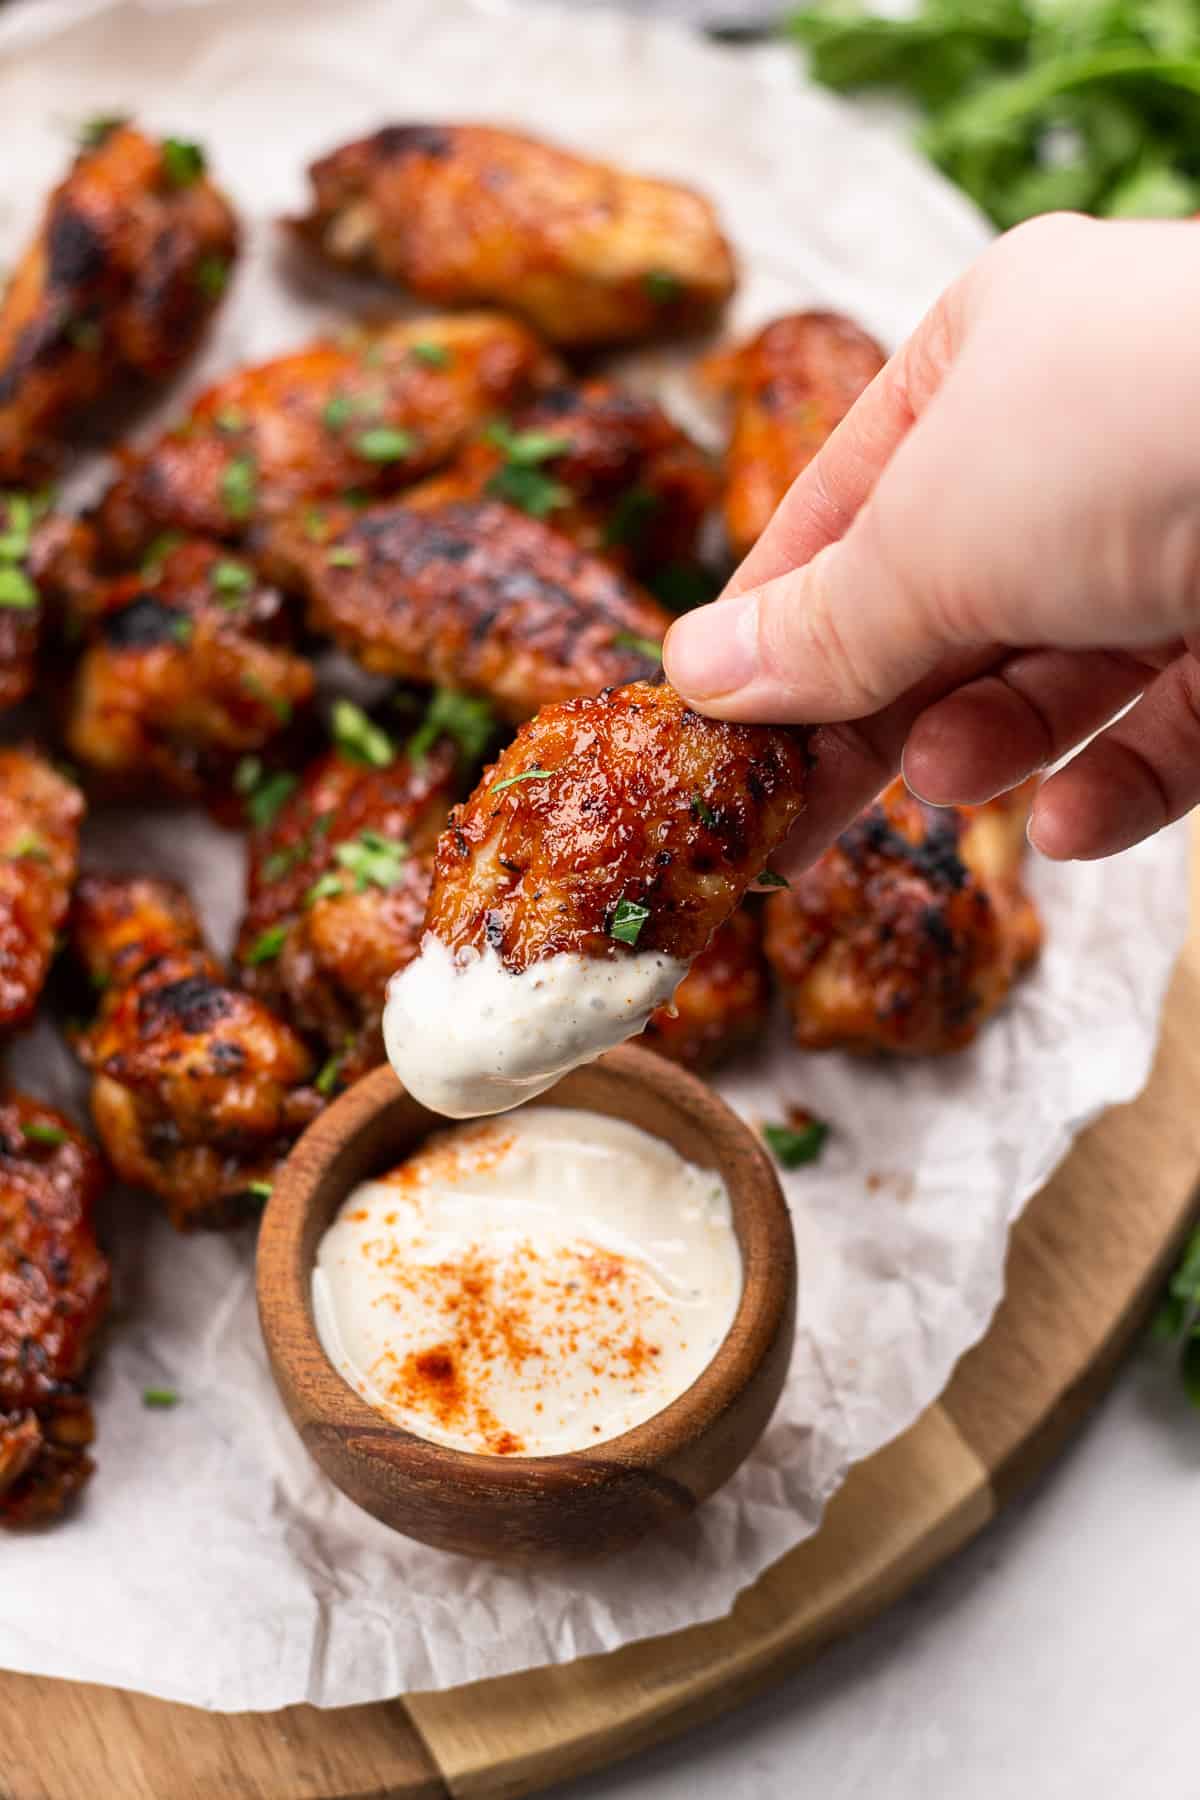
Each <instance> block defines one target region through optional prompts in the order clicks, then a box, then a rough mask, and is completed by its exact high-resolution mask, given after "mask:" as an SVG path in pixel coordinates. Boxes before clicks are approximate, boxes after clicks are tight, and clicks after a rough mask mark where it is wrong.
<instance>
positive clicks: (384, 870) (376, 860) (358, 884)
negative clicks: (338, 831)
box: [333, 831, 408, 894]
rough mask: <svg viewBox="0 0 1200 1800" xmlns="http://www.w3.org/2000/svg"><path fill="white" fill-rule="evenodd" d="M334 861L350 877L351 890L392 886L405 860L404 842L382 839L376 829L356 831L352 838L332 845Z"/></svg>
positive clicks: (396, 839)
mask: <svg viewBox="0 0 1200 1800" xmlns="http://www.w3.org/2000/svg"><path fill="white" fill-rule="evenodd" d="M333 855H334V860H335V861H336V862H337V863H339V864H340V865H341V867H342V868H343V869H345V870H346V872H347V873H348V874H350V875H353V876H354V891H355V893H356V894H361V893H363V892H364V891H365V890H366V889H367V888H368V887H377V888H383V889H384V891H385V892H386V891H387V890H388V889H389V888H394V887H395V885H396V883H397V882H398V881H399V879H400V877H401V874H402V873H403V871H404V865H405V863H406V862H407V861H408V845H407V844H405V843H403V842H402V841H401V840H400V839H398V838H386V837H384V836H382V834H381V833H380V832H378V831H360V832H359V834H358V836H357V837H356V838H351V839H350V840H349V841H348V842H347V843H344V844H337V845H336V846H335V847H334V852H333Z"/></svg>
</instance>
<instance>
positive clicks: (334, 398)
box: [321, 394, 354, 431]
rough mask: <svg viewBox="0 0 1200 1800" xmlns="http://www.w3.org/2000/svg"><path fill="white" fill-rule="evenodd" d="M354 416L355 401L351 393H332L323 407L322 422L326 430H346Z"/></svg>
mask: <svg viewBox="0 0 1200 1800" xmlns="http://www.w3.org/2000/svg"><path fill="white" fill-rule="evenodd" d="M353 417H354V402H353V400H352V399H351V398H350V396H349V394H331V395H330V397H329V399H328V400H327V401H326V402H325V404H324V406H323V407H322V408H321V423H322V425H324V427H325V429H326V431H344V430H345V428H346V426H347V425H348V424H349V423H350V421H351V419H352V418H353Z"/></svg>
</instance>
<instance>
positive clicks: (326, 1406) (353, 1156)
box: [258, 1046, 796, 1562]
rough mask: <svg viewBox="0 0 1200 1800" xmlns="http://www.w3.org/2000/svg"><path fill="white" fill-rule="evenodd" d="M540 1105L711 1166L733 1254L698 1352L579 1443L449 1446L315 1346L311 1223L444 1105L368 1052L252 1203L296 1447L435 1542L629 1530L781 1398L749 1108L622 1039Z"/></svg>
mask: <svg viewBox="0 0 1200 1800" xmlns="http://www.w3.org/2000/svg"><path fill="white" fill-rule="evenodd" d="M536 1104H537V1105H540V1106H573V1107H582V1108H584V1109H585V1110H587V1111H591V1112H597V1113H608V1114H612V1115H615V1116H616V1117H618V1118H621V1119H625V1120H628V1122H629V1123H630V1124H632V1125H639V1126H641V1128H642V1129H643V1130H644V1131H648V1132H652V1133H654V1134H655V1135H656V1136H658V1137H661V1138H665V1139H666V1141H667V1142H668V1143H669V1144H672V1145H674V1147H675V1149H676V1150H677V1151H678V1152H679V1154H680V1155H681V1156H683V1157H684V1158H686V1159H687V1161H689V1162H692V1163H696V1164H698V1165H699V1166H700V1167H701V1168H705V1169H713V1170H716V1171H717V1172H718V1173H719V1174H720V1175H721V1176H723V1178H724V1180H725V1183H726V1185H727V1187H728V1189H729V1193H730V1195H731V1198H732V1201H733V1221H734V1228H735V1230H736V1232H737V1237H738V1242H739V1244H740V1246H741V1253H742V1263H743V1269H744V1286H743V1289H742V1297H741V1301H740V1303H739V1306H738V1310H737V1313H736V1314H735V1316H734V1321H733V1324H732V1325H731V1326H730V1329H729V1332H728V1334H727V1336H726V1337H725V1339H724V1341H723V1343H722V1344H721V1345H720V1347H719V1349H718V1350H717V1352H716V1354H715V1355H714V1357H713V1359H712V1361H711V1362H710V1363H709V1364H708V1366H707V1367H706V1368H705V1370H704V1371H703V1373H702V1374H701V1375H700V1376H699V1378H698V1379H697V1380H696V1381H695V1382H693V1384H692V1386H691V1387H690V1388H688V1389H687V1390H686V1392H685V1393H683V1394H681V1395H680V1397H679V1398H678V1399H677V1400H674V1401H672V1402H671V1404H670V1405H669V1406H667V1407H665V1408H664V1410H663V1411H662V1412H660V1413H657V1414H655V1416H654V1417H653V1418H651V1419H648V1420H646V1421H645V1423H644V1424H641V1425H638V1426H635V1427H634V1429H633V1430H631V1431H626V1432H623V1433H622V1434H621V1435H620V1436H619V1437H614V1438H610V1439H608V1440H607V1442H605V1443H601V1444H596V1445H594V1446H592V1445H589V1446H588V1448H587V1449H586V1450H577V1451H571V1452H568V1453H566V1454H563V1455H557V1456H536V1457H534V1456H492V1455H476V1454H474V1453H472V1452H468V1451H463V1450H452V1449H448V1448H446V1447H445V1446H444V1445H441V1444H435V1443H431V1442H429V1441H428V1440H427V1439H425V1438H420V1437H417V1436H415V1435H414V1434H413V1433H412V1432H410V1431H406V1430H404V1428H403V1427H401V1426H399V1425H394V1424H392V1423H390V1422H389V1421H388V1420H387V1419H386V1418H384V1417H383V1416H382V1415H381V1414H380V1413H378V1412H376V1411H375V1409H374V1408H373V1407H371V1406H369V1405H368V1404H367V1402H366V1401H365V1400H363V1399H362V1398H361V1397H360V1396H359V1395H358V1394H357V1393H356V1392H355V1391H354V1389H353V1388H351V1387H350V1386H349V1384H348V1383H347V1382H346V1381H344V1380H343V1379H342V1377H341V1375H340V1374H339V1373H338V1372H337V1370H336V1369H335V1368H334V1367H333V1365H332V1363H330V1361H329V1359H328V1358H327V1357H326V1355H325V1352H324V1350H323V1349H322V1347H321V1343H320V1340H319V1338H318V1336H317V1331H316V1326H315V1324H314V1322H313V1313H312V1302H311V1277H312V1269H313V1263H314V1260H315V1257H316V1250H317V1245H318V1242H319V1241H320V1238H321V1235H322V1233H323V1232H324V1230H325V1228H326V1226H327V1225H328V1224H329V1222H330V1220H331V1219H332V1218H333V1215H334V1213H335V1212H336V1211H337V1208H338V1206H339V1205H340V1204H341V1202H342V1201H343V1200H344V1199H345V1197H346V1195H347V1194H348V1193H349V1192H350V1190H351V1189H352V1188H353V1187H355V1186H357V1184H358V1183H359V1182H360V1181H363V1180H366V1179H368V1178H369V1177H372V1176H375V1175H380V1174H383V1173H384V1171H385V1170H387V1169H389V1168H392V1167H394V1166H395V1164H396V1163H398V1162H400V1161H401V1160H402V1159H403V1158H404V1157H405V1156H406V1155H407V1154H408V1153H409V1152H410V1151H412V1150H413V1149H414V1147H415V1146H416V1145H417V1144H418V1143H419V1142H420V1140H421V1139H422V1138H424V1137H425V1136H426V1135H427V1134H428V1133H429V1132H430V1131H433V1130H438V1129H442V1128H444V1127H445V1125H446V1123H447V1121H446V1120H445V1119H442V1118H439V1117H438V1116H437V1115H436V1114H434V1113H431V1112H429V1111H428V1110H427V1109H426V1108H425V1107H423V1106H421V1105H419V1104H418V1103H417V1101H415V1100H414V1099H412V1097H411V1096H410V1095H409V1094H408V1093H407V1092H406V1090H405V1089H404V1088H402V1087H401V1086H400V1083H399V1082H398V1081H397V1079H396V1077H395V1076H394V1075H393V1073H392V1071H391V1070H390V1069H388V1068H382V1069H376V1070H375V1071H374V1072H373V1073H372V1074H370V1075H367V1076H365V1077H364V1078H363V1080H361V1081H360V1082H358V1083H357V1084H356V1085H355V1086H354V1087H353V1088H351V1089H350V1091H349V1092H348V1093H346V1094H343V1095H342V1097H341V1099H340V1100H338V1101H336V1102H335V1104H334V1105H333V1106H331V1107H329V1108H328V1109H327V1111H325V1112H324V1113H322V1114H321V1116H320V1118H318V1119H317V1121H316V1122H315V1124H313V1125H311V1126H310V1127H309V1129H308V1130H307V1131H306V1132H305V1134H304V1136H303V1137H302V1138H301V1139H300V1141H299V1143H298V1144H297V1145H296V1147H295V1149H294V1150H293V1152H292V1154H291V1156H290V1157H289V1159H288V1161H287V1164H286V1166H285V1167H284V1169H283V1172H282V1174H281V1175H280V1176H279V1177H278V1179H277V1180H276V1182H275V1191H274V1193H273V1194H272V1196H271V1199H270V1202H269V1203H268V1205H267V1209H266V1213H265V1215H264V1217H263V1222H262V1230H261V1233H260V1236H259V1241H258V1310H259V1317H260V1319H261V1320H262V1329H263V1336H264V1338H265V1339H266V1345H267V1353H268V1355H269V1357H270V1359H271V1368H272V1370H273V1372H274V1375H275V1381H276V1384H277V1385H278V1388H279V1391H280V1393H281V1395H282V1396H283V1401H284V1405H285V1406H286V1407H287V1410H288V1413H289V1414H290V1416H291V1419H292V1423H293V1424H294V1425H295V1427H296V1429H297V1431H298V1432H299V1433H300V1436H301V1438H302V1439H303V1441H304V1444H305V1447H306V1448H307V1449H308V1451H309V1452H310V1454H311V1455H312V1456H313V1457H314V1458H315V1459H316V1461H317V1462H318V1463H319V1464H320V1466H321V1468H322V1469H323V1470H324V1471H325V1473H326V1474H327V1475H328V1476H329V1477H330V1479H331V1480H332V1481H334V1482H335V1483H336V1484H337V1486H338V1487H340V1488H341V1490H342V1492H343V1493H345V1494H348V1495H349V1496H350V1498H351V1499H352V1500H356V1501H357V1502H358V1504H359V1505H360V1506H362V1507H365V1509H366V1510H367V1512H369V1513H373V1514H374V1515H375V1517H376V1518H377V1519H382V1520H383V1522H384V1524H385V1525H391V1526H392V1527H393V1528H394V1529H395V1530H397V1531H402V1532H404V1533H405V1534H406V1535H407V1536H409V1537H414V1538H420V1539H421V1540H422V1542H424V1543H426V1544H434V1545H436V1546H437V1547H438V1548H439V1549H442V1550H458V1551H462V1552H464V1553H465V1554H467V1555H470V1556H487V1557H492V1558H498V1559H503V1560H506V1561H518V1562H532V1561H535V1560H538V1559H548V1558H554V1557H562V1556H569V1557H583V1556H595V1555H598V1554H602V1553H605V1552H608V1551H612V1550H620V1549H624V1548H627V1547H628V1546H629V1545H631V1544H633V1543H636V1541H637V1540H638V1539H639V1538H641V1537H643V1536H644V1535H645V1534H646V1532H648V1531H651V1530H653V1529H654V1528H655V1527H656V1526H659V1525H666V1524H669V1523H670V1522H671V1521H672V1520H674V1519H681V1518H684V1517H686V1515H687V1514H688V1513H690V1512H691V1511H692V1509H693V1508H694V1507H695V1506H697V1505H698V1504H699V1502H700V1501H701V1500H703V1499H705V1498H706V1497H707V1496H708V1495H709V1494H711V1493H712V1492H713V1490H714V1489H715V1488H718V1487H720V1485H721V1483H722V1482H724V1481H728V1479H729V1477H730V1476H731V1475H732V1474H733V1472H734V1470H735V1469H736V1468H737V1467H738V1465H739V1464H740V1463H741V1462H742V1461H743V1459H744V1458H745V1457H746V1456H747V1455H748V1454H749V1452H750V1450H751V1449H752V1448H753V1447H754V1444H755V1443H756V1442H757V1440H758V1438H759V1436H760V1435H761V1433H762V1431H763V1429H764V1428H765V1426H766V1424H767V1421H768V1419H769V1418H770V1416H771V1413H772V1410H773V1409H774V1406H775V1402H776V1401H777V1400H778V1398H779V1392H780V1389H781V1388H782V1386H783V1380H784V1376H785V1375H786V1373H787V1368H788V1362H789V1359H790V1356H791V1349H792V1338H793V1334H794V1329H795V1307H796V1257H795V1248H794V1244H793V1240H792V1228H791V1221H790V1219H789V1217H788V1212H787V1205H786V1203H785V1201H784V1198H783V1195H782V1193H781V1192H780V1188H779V1183H778V1181H777V1180H776V1178H775V1171H774V1169H773V1168H772V1166H771V1163H770V1160H769V1158H768V1156H767V1154H766V1152H765V1150H764V1149H763V1147H762V1146H761V1144H760V1143H759V1142H758V1140H757V1138H756V1137H755V1136H754V1134H753V1132H751V1131H750V1130H749V1129H748V1128H747V1126H745V1125H744V1124H743V1123H742V1121H741V1120H740V1119H739V1118H738V1117H737V1116H736V1114H734V1113H733V1112H731V1111H730V1109H729V1107H727V1106H726V1105H725V1103H724V1101H722V1100H719V1099H718V1098H717V1096H716V1095H715V1094H714V1093H713V1092H712V1091H711V1090H710V1089H709V1088H707V1087H705V1085H704V1084H703V1082H700V1081H698V1080H697V1079H696V1078H695V1076H694V1075H689V1074H687V1073H686V1072H685V1071H684V1070H682V1069H679V1068H677V1067H676V1066H675V1065H674V1064H673V1063H669V1062H666V1061H665V1060H664V1059H663V1058H662V1057H660V1056H656V1055H654V1053H653V1052H652V1051H649V1050H638V1049H634V1048H632V1047H630V1046H624V1047H622V1048H621V1049H619V1050H613V1051H610V1052H609V1054H608V1055H607V1056H603V1057H601V1058H600V1060H599V1062H596V1063H592V1064H591V1065H589V1066H588V1067H586V1068H582V1069H577V1070H575V1071H574V1072H573V1073H572V1074H570V1075H567V1076H564V1078H563V1079H562V1080H561V1081H560V1082H558V1084H557V1085H556V1086H555V1087H553V1088H551V1089H550V1091H549V1092H548V1093H545V1094H541V1095H539V1096H538V1099H537V1101H536Z"/></svg>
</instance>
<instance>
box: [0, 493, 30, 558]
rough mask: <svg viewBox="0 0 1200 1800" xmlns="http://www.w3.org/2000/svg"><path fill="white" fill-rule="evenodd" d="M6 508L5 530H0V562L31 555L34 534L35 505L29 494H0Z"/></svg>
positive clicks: (2, 503) (0, 500)
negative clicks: (30, 546) (30, 548)
mask: <svg viewBox="0 0 1200 1800" xmlns="http://www.w3.org/2000/svg"><path fill="white" fill-rule="evenodd" d="M0 505H2V506H3V508H4V515H5V521H4V530H3V532H0V562H5V563H10V562H20V561H21V560H22V558H23V557H26V556H28V555H29V545H30V541H31V538H32V535H33V525H34V518H35V507H34V502H33V499H32V498H31V496H30V495H29V494H3V495H0Z"/></svg>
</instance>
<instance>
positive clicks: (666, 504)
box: [405, 379, 717, 574]
mask: <svg viewBox="0 0 1200 1800" xmlns="http://www.w3.org/2000/svg"><path fill="white" fill-rule="evenodd" d="M716 495H717V483H716V472H715V470H714V468H713V466H712V463H711V462H710V461H709V459H708V457H707V456H706V455H705V453H704V451H703V450H701V449H700V447H699V445H698V444H695V443H693V442H692V440H691V439H690V438H689V437H688V436H687V434H686V433H685V432H684V431H682V430H681V429H680V427H679V426H678V425H676V424H675V422H674V420H673V419H672V418H670V416H669V415H668V414H667V413H665V412H664V411H663V409H662V407H661V406H659V405H657V404H656V402H655V401H653V400H650V399H647V398H645V397H644V396H642V395H639V394H633V393H630V392H628V391H627V390H625V389H623V388H620V387H618V386H617V385H616V384H615V383H614V382H611V381H604V380H600V379H595V380H591V381H585V382H583V383H582V384H581V385H580V386H578V387H572V386H569V385H562V386H559V387H554V388H550V389H548V390H547V391H546V392H545V393H543V394H540V395H539V396H538V397H537V398H536V399H535V400H533V401H531V402H530V403H529V404H528V405H527V406H524V407H522V408H520V409H519V410H518V411H517V412H515V413H514V414H513V415H512V417H511V418H510V419H508V420H504V421H496V422H494V423H493V424H492V425H491V426H490V427H489V429H488V430H487V431H485V432H484V433H483V434H482V435H481V436H480V437H477V438H475V439H473V440H472V442H471V443H469V444H468V445H467V446H466V447H465V449H464V450H463V451H462V452H461V453H460V455H459V456H458V458H457V459H456V460H455V462H454V463H452V464H451V466H450V467H449V468H448V469H446V470H444V471H443V472H442V473H441V474H440V475H434V476H431V478H430V479H429V480H428V481H426V482H422V483H421V485H420V486H419V487H416V488H413V489H411V490H410V491H409V493H407V494H406V495H405V502H406V504H407V505H409V506H441V505H444V504H446V503H447V502H448V501H453V500H477V499H482V498H484V497H485V496H490V497H493V498H495V499H497V500H504V501H506V502H507V503H508V504H509V505H510V506H515V507H518V508H519V509H520V510H521V511H522V512H527V513H530V514H532V516H533V517H534V518H538V519H544V520H546V522H547V523H548V524H550V525H553V527H554V529H555V530H556V531H561V532H563V533H564V534H565V535H566V536H567V537H569V538H571V539H573V540H574V542H575V543H577V544H578V545H579V546H580V548H581V549H583V550H587V551H589V552H590V553H591V554H593V555H597V556H606V557H608V559H609V560H610V561H612V562H616V563H618V564H620V566H621V567H622V568H625V569H629V570H630V571H631V572H633V573H638V572H641V573H643V574H645V573H653V572H654V571H655V570H658V569H661V568H663V567H664V566H665V565H668V566H669V565H672V564H675V563H686V562H689V561H691V560H693V559H694V558H695V555H696V548H697V543H696V540H697V536H698V534H699V530H700V525H701V521H702V520H703V518H704V516H705V514H706V513H707V512H708V511H709V509H710V507H711V506H712V505H713V504H714V503H715V501H716Z"/></svg>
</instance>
